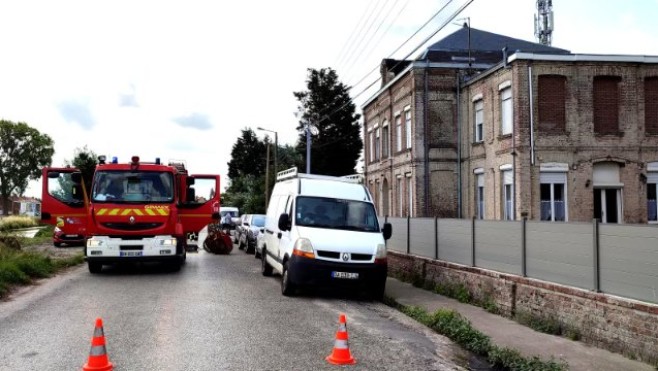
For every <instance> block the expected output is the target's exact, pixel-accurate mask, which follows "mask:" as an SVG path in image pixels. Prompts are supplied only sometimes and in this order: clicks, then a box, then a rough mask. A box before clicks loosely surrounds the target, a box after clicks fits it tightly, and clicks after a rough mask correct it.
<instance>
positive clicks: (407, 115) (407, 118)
mask: <svg viewBox="0 0 658 371" xmlns="http://www.w3.org/2000/svg"><path fill="white" fill-rule="evenodd" d="M404 134H405V137H406V138H407V143H406V144H407V149H411V144H412V143H411V110H410V108H409V107H406V108H405V109H404Z"/></svg>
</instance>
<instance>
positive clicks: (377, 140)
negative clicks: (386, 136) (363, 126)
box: [375, 127, 381, 161]
mask: <svg viewBox="0 0 658 371" xmlns="http://www.w3.org/2000/svg"><path fill="white" fill-rule="evenodd" d="M380 140H381V138H380V132H379V127H377V128H375V161H378V160H380V159H381V145H380Z"/></svg>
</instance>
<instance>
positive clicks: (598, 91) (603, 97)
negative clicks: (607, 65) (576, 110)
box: [594, 76, 621, 134]
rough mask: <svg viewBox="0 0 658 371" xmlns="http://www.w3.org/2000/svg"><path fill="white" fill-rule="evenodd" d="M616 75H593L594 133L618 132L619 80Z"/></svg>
mask: <svg viewBox="0 0 658 371" xmlns="http://www.w3.org/2000/svg"><path fill="white" fill-rule="evenodd" d="M620 81H621V78H620V77H618V76H595V77H594V133H596V134H617V133H618V132H619V82H620Z"/></svg>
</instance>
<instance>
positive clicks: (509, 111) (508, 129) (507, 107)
mask: <svg viewBox="0 0 658 371" xmlns="http://www.w3.org/2000/svg"><path fill="white" fill-rule="evenodd" d="M513 113H514V110H513V107H512V88H511V87H506V88H504V89H502V90H501V91H500V133H501V134H502V135H507V134H512V128H513V126H514V114H513Z"/></svg>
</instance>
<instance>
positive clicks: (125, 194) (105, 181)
mask: <svg viewBox="0 0 658 371" xmlns="http://www.w3.org/2000/svg"><path fill="white" fill-rule="evenodd" d="M91 198H92V200H93V201H94V202H112V203H169V202H173V200H174V187H173V177H172V175H171V173H168V172H161V171H99V172H96V175H95V176H94V183H93V185H92V195H91Z"/></svg>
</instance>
